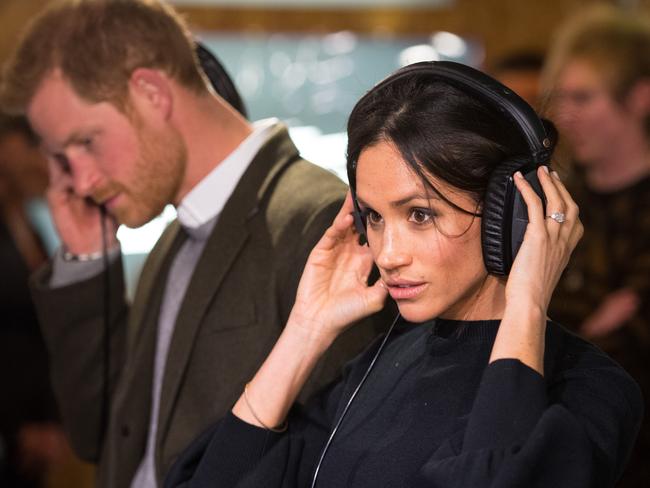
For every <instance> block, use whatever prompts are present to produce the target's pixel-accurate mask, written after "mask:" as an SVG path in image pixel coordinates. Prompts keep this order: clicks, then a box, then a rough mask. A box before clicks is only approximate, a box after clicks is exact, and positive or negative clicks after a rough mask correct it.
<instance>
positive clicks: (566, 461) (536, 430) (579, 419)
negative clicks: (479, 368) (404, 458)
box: [413, 343, 643, 488]
mask: <svg viewBox="0 0 650 488" xmlns="http://www.w3.org/2000/svg"><path fill="white" fill-rule="evenodd" d="M580 347H582V349H583V350H582V351H579V352H574V353H572V354H571V355H568V356H567V357H568V358H569V359H571V358H572V357H573V358H580V359H579V360H578V361H579V364H574V365H572V367H570V368H568V369H566V370H564V371H563V372H562V373H561V374H560V375H559V376H558V377H557V378H555V379H553V380H552V384H550V385H547V383H546V381H545V379H544V378H543V377H542V376H541V375H540V374H539V373H537V372H536V371H534V370H532V369H530V368H529V367H527V366H525V365H524V364H522V363H521V362H519V361H517V360H512V359H505V360H499V361H495V362H494V363H492V364H490V365H489V366H488V367H487V368H486V370H485V372H484V374H483V378H482V381H481V384H480V386H479V390H478V394H477V397H476V399H475V403H474V406H473V408H472V412H471V414H470V419H469V422H468V425H467V429H466V431H465V435H464V439H463V440H462V448H460V450H459V451H456V450H454V449H453V448H451V447H450V445H443V446H441V447H440V448H439V449H438V450H437V451H436V453H435V454H434V455H433V456H432V457H431V458H430V460H429V461H428V462H427V463H426V464H425V465H424V466H423V467H422V469H421V471H420V473H419V477H418V479H417V481H416V482H415V483H414V484H413V486H414V488H417V487H422V488H424V487H427V488H432V487H445V488H454V487H459V488H460V487H467V486H485V487H500V488H505V487H513V488H515V487H521V486H527V487H533V486H539V487H547V486H562V487H585V488H586V487H597V486H603V487H609V486H614V483H615V482H616V479H617V478H618V477H619V476H620V474H621V472H622V470H623V467H624V464H625V462H626V460H627V457H628V455H629V452H630V449H631V447H632V445H633V444H634V439H635V437H636V432H637V430H638V426H639V422H640V419H641V416H642V409H643V407H642V399H641V394H640V391H639V389H638V387H637V386H636V384H635V383H634V382H633V381H632V379H631V378H630V377H629V376H628V375H627V374H626V373H625V372H624V370H623V369H622V368H620V367H619V366H618V365H616V364H615V363H614V362H612V361H611V360H610V359H609V358H607V357H606V356H605V355H604V354H602V353H601V352H600V351H598V350H597V349H596V348H594V347H592V346H590V345H587V344H586V343H585V344H584V346H580Z"/></svg>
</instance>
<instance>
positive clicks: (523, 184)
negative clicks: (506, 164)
mask: <svg viewBox="0 0 650 488" xmlns="http://www.w3.org/2000/svg"><path fill="white" fill-rule="evenodd" d="M514 181H515V186H516V187H517V190H519V192H520V193H521V196H522V198H523V199H524V202H525V203H526V207H527V210H528V222H529V223H530V224H533V225H541V224H543V223H544V206H543V204H542V200H541V199H540V198H539V196H538V195H537V193H536V192H535V190H533V187H532V186H530V183H528V182H527V181H526V179H525V178H524V176H523V175H522V174H521V171H517V172H516V173H515V175H514Z"/></svg>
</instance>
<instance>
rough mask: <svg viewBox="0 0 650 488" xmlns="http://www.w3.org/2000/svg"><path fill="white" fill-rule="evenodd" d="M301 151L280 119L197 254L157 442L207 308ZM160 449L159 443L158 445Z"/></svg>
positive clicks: (175, 340)
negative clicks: (252, 226) (272, 191)
mask: <svg viewBox="0 0 650 488" xmlns="http://www.w3.org/2000/svg"><path fill="white" fill-rule="evenodd" d="M297 157H298V151H297V149H296V147H295V146H294V144H293V142H292V141H291V139H290V138H289V135H288V132H287V130H286V127H284V126H283V125H281V124H278V126H277V127H276V128H275V129H273V133H272V134H271V136H270V138H269V140H268V141H267V142H266V143H265V144H264V146H263V147H262V148H261V149H260V151H259V152H258V154H257V155H256V156H255V158H254V159H253V161H251V164H250V165H249V167H248V169H247V170H246V172H245V173H244V175H243V176H242V178H241V180H240V181H239V183H238V184H237V187H236V188H235V191H234V192H233V194H232V196H231V197H230V198H229V199H228V201H227V203H226V205H225V206H224V208H223V211H222V212H221V215H220V216H219V218H218V220H217V222H216V224H215V228H214V230H213V231H212V234H211V235H210V237H209V238H208V241H207V242H206V247H205V249H204V251H203V253H202V256H201V258H200V259H199V261H198V263H197V266H196V268H195V272H194V274H193V276H192V279H191V280H190V284H189V286H188V289H187V291H186V294H185V299H184V300H183V304H182V305H181V308H180V310H179V313H178V317H177V319H176V326H175V328H174V333H173V338H172V341H171V344H170V348H169V353H168V356H167V361H166V366H165V373H164V379H163V385H162V391H161V403H160V417H159V424H158V439H157V444H158V445H160V442H162V439H164V436H165V435H166V433H167V429H168V424H169V420H170V418H171V413H172V411H173V408H174V404H175V401H176V397H177V394H178V391H179V387H180V384H181V381H182V378H183V375H184V374H185V369H186V367H187V364H188V362H189V359H190V356H191V353H192V348H193V345H194V341H195V339H196V335H197V333H198V331H199V329H200V326H201V323H202V320H203V317H204V315H205V313H206V310H207V309H208V307H209V306H210V304H211V302H212V300H213V298H214V296H215V295H216V294H217V292H218V291H219V288H220V287H221V284H222V283H223V281H224V279H225V278H226V276H227V274H228V271H229V269H230V268H231V267H232V265H233V263H234V262H235V261H236V259H237V256H238V254H239V253H240V251H241V250H242V248H243V247H244V245H245V244H246V241H247V240H248V238H249V236H250V230H249V229H248V222H249V221H250V219H251V218H253V217H254V216H255V215H256V214H257V212H258V209H259V203H260V201H261V200H262V199H263V198H264V197H265V194H266V192H267V190H268V189H269V188H271V187H272V186H273V185H272V183H273V181H275V180H276V178H277V177H278V176H279V175H280V174H281V172H282V171H283V170H284V169H285V168H286V167H287V166H288V165H289V164H290V163H291V162H292V161H294V160H295V159H296V158H297ZM157 451H159V449H157Z"/></svg>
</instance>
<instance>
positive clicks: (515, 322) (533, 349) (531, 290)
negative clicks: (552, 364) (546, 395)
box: [490, 166, 583, 375]
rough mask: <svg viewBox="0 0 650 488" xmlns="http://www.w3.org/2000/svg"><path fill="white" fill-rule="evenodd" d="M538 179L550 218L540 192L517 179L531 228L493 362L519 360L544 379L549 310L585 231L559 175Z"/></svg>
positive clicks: (542, 174)
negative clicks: (538, 193) (547, 315)
mask: <svg viewBox="0 0 650 488" xmlns="http://www.w3.org/2000/svg"><path fill="white" fill-rule="evenodd" d="M537 175H538V177H539V181H540V183H541V185H542V190H543V191H544V194H545V195H546V202H547V203H546V215H545V214H544V206H543V205H542V200H541V199H540V198H539V196H537V193H535V191H534V190H533V188H532V187H531V186H530V185H529V184H528V182H527V181H526V180H525V179H524V177H523V176H522V175H521V173H517V174H516V175H515V185H517V188H518V189H519V191H520V192H521V194H522V196H523V198H524V201H525V202H526V205H527V207H528V226H527V227H526V233H525V235H524V242H523V243H522V245H521V247H520V248H519V253H518V254H517V257H516V258H515V261H514V263H513V264H512V269H511V270H510V275H509V276H508V281H507V283H506V291H505V297H506V304H505V310H504V312H503V318H502V320H501V325H500V326H499V332H498V333H497V337H496V339H495V341H494V345H493V346H492V354H491V355H490V362H494V361H497V360H499V359H518V360H519V361H521V362H522V363H524V364H525V365H527V366H528V367H530V368H532V369H534V370H535V371H537V372H538V373H539V374H541V375H543V374H544V343H545V331H546V327H545V325H546V310H547V308H548V304H549V302H550V300H551V296H552V295H553V290H554V289H555V285H556V284H557V282H558V280H559V279H560V275H561V274H562V271H563V270H564V268H565V266H566V265H567V263H568V262H569V257H570V256H571V253H572V252H573V249H574V248H575V246H576V244H577V243H578V241H579V240H580V237H582V232H583V228H582V223H581V222H580V219H579V218H578V206H577V205H576V203H575V202H574V201H573V199H572V198H571V195H569V192H568V191H567V190H566V188H565V187H564V185H563V184H562V182H561V181H560V179H559V177H558V176H557V173H553V176H551V175H550V174H549V173H548V167H547V166H541V167H540V168H539V169H538V170H537ZM556 212H557V213H556ZM553 214H555V215H556V216H557V217H556V218H557V220H555V218H552V217H551V216H552V215H553ZM560 214H563V216H564V219H562V217H561V216H560Z"/></svg>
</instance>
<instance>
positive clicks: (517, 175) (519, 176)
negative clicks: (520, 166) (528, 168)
mask: <svg viewBox="0 0 650 488" xmlns="http://www.w3.org/2000/svg"><path fill="white" fill-rule="evenodd" d="M523 177H524V175H522V174H521V171H517V172H516V173H515V178H523Z"/></svg>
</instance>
